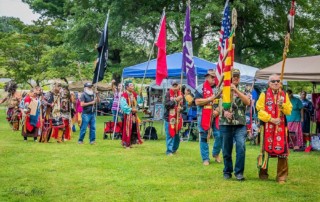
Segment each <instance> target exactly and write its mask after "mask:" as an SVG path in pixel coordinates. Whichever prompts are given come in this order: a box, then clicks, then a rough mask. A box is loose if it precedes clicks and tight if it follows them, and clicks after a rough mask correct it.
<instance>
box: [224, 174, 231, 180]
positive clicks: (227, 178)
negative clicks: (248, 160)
mask: <svg viewBox="0 0 320 202" xmlns="http://www.w3.org/2000/svg"><path fill="white" fill-rule="evenodd" d="M223 178H224V179H225V180H229V179H231V178H232V175H231V174H229V173H224V174H223Z"/></svg>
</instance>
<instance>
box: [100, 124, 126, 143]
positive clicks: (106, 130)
mask: <svg viewBox="0 0 320 202" xmlns="http://www.w3.org/2000/svg"><path fill="white" fill-rule="evenodd" d="M113 130H114V122H113V121H108V122H104V133H103V139H108V134H109V135H110V139H111V138H112V137H111V136H112V134H113ZM114 133H115V135H116V136H117V139H118V138H120V136H121V133H122V122H117V125H116V128H115V131H114Z"/></svg>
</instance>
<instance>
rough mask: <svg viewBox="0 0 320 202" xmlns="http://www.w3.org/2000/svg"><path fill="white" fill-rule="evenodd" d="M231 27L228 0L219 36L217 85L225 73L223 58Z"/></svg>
mask: <svg viewBox="0 0 320 202" xmlns="http://www.w3.org/2000/svg"><path fill="white" fill-rule="evenodd" d="M230 29H231V20H230V6H229V1H228V0H227V2H226V5H225V7H224V11H223V18H222V25H221V30H220V37H219V46H218V50H219V58H218V64H217V68H216V78H215V83H216V85H218V83H219V81H220V79H221V76H222V73H223V69H224V63H223V62H222V60H223V57H224V55H225V53H226V50H227V48H228V47H227V45H228V43H227V42H228V40H227V39H228V37H229V35H230Z"/></svg>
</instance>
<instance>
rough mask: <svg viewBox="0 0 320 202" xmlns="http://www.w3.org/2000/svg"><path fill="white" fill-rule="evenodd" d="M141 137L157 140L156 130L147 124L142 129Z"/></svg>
mask: <svg viewBox="0 0 320 202" xmlns="http://www.w3.org/2000/svg"><path fill="white" fill-rule="evenodd" d="M143 139H145V140H149V139H150V140H157V139H158V135H157V130H156V129H155V128H154V127H151V126H148V127H147V128H146V130H145V131H144V136H143Z"/></svg>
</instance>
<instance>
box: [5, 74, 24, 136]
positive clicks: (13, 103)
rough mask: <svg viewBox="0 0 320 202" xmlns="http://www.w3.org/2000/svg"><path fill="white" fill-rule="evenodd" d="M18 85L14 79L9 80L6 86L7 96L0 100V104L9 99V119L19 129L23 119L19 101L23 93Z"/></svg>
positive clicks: (15, 128) (12, 125) (14, 127)
mask: <svg viewBox="0 0 320 202" xmlns="http://www.w3.org/2000/svg"><path fill="white" fill-rule="evenodd" d="M17 88H18V85H17V84H16V82H14V81H12V80H11V81H9V82H7V83H6V85H5V87H4V91H5V92H7V93H8V94H7V96H6V97H5V98H3V99H2V100H0V104H2V103H4V102H5V101H7V103H8V105H7V121H8V122H9V124H10V126H11V127H12V129H13V130H15V131H17V130H19V122H20V119H21V112H20V109H19V103H20V101H21V94H20V93H19V92H18V91H17Z"/></svg>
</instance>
